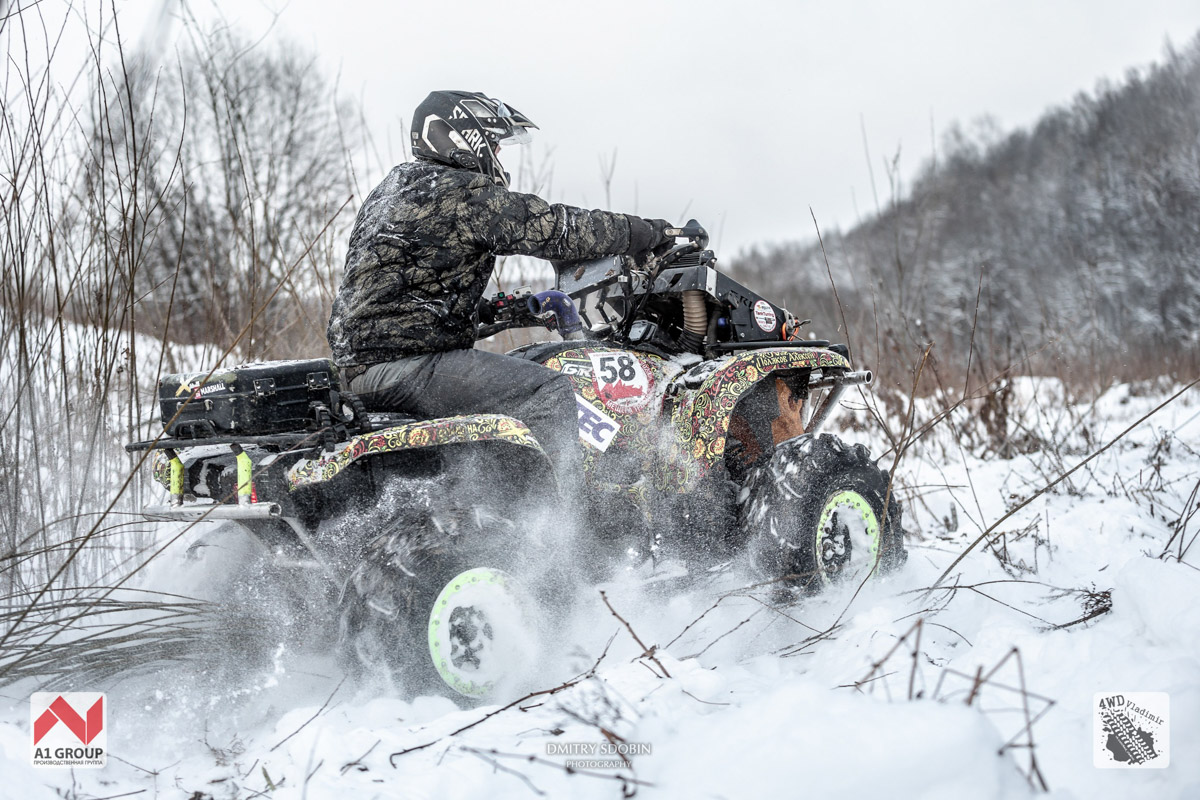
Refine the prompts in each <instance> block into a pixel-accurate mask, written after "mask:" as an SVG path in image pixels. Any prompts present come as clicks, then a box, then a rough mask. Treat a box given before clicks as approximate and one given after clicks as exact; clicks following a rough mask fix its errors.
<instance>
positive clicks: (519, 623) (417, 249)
mask: <svg viewBox="0 0 1200 800" xmlns="http://www.w3.org/2000/svg"><path fill="white" fill-rule="evenodd" d="M422 109H423V111H422V112H421V113H418V121H417V123H415V124H414V128H413V137H414V148H413V149H414V152H416V153H417V155H418V157H419V158H420V160H419V161H417V162H416V163H412V164H405V165H401V166H399V167H397V168H396V169H394V170H393V171H392V173H391V175H389V176H388V178H387V179H386V180H385V181H384V183H383V184H382V185H381V186H380V187H379V188H377V189H376V190H375V191H374V192H373V193H372V194H371V196H370V197H369V198H368V199H367V201H366V203H365V204H364V206H363V209H362V212H361V213H360V215H359V219H358V222H357V224H356V225H355V230H354V234H353V236H352V238H351V242H350V255H349V258H348V261H347V272H346V277H345V279H344V281H343V283H342V287H341V290H340V292H339V294H338V297H337V300H336V302H335V304H334V310H333V317H332V319H331V320H330V324H329V341H330V345H331V347H332V349H333V353H334V358H335V361H330V360H329V359H326V358H317V359H309V360H303V361H286V362H270V363H265V364H248V365H242V366H238V367H234V368H232V369H230V368H214V369H211V370H209V371H208V372H200V373H185V374H179V375H166V376H163V377H162V378H160V380H159V402H160V408H161V413H162V420H163V427H164V432H163V434H162V435H161V436H159V437H158V438H156V439H154V440H153V441H148V442H136V443H133V444H130V445H128V449H130V450H131V451H138V450H154V451H155V460H154V471H155V477H156V478H157V479H158V480H159V481H160V482H161V483H162V484H163V486H164V487H166V488H167V489H168V490H169V502H168V504H166V505H157V506H151V507H149V508H147V509H145V510H144V512H143V513H144V514H145V515H146V516H147V517H148V518H151V519H165V520H184V521H195V520H230V521H233V522H235V523H236V526H237V527H236V528H233V530H236V529H237V528H240V529H241V530H243V531H245V532H246V533H248V534H249V537H250V540H251V541H252V542H253V543H254V544H255V545H256V546H257V547H258V550H259V552H260V554H261V557H262V559H263V561H264V562H265V563H266V564H267V565H268V566H267V567H264V568H263V569H262V570H258V571H257V572H254V573H253V575H252V579H253V580H254V581H255V586H256V587H257V586H259V585H264V584H272V585H278V586H280V587H281V588H282V590H283V591H285V592H288V593H289V595H290V596H291V598H292V600H293V601H294V602H295V604H296V606H297V608H298V613H297V614H296V615H295V618H297V619H304V618H311V619H314V620H317V621H318V627H319V628H320V630H321V631H323V632H326V633H328V632H331V631H330V629H336V634H337V644H338V650H339V652H340V654H341V655H342V657H343V663H344V664H346V665H347V666H348V667H349V668H350V669H351V671H352V672H356V673H358V674H359V675H361V676H363V677H366V678H369V679H373V678H376V677H378V678H382V679H385V680H387V681H389V682H392V683H396V684H399V685H400V687H401V688H402V690H403V691H405V692H407V693H410V694H411V693H415V692H420V691H426V690H431V689H432V690H435V691H437V690H441V689H443V688H444V687H447V686H448V687H450V688H452V689H453V690H454V691H456V692H458V693H459V694H460V695H463V696H466V697H470V698H483V697H488V696H495V694H496V693H498V692H502V691H507V688H511V687H512V680H514V678H517V679H519V678H520V677H521V676H524V675H527V674H528V671H529V667H530V664H531V663H533V662H532V661H531V659H533V660H536V659H537V658H538V657H539V653H541V652H544V651H545V650H547V649H549V650H553V649H554V648H555V647H556V646H558V645H559V644H561V643H558V642H555V641H554V640H553V636H551V637H549V638H548V639H546V640H542V641H540V642H539V641H538V640H537V638H536V636H531V632H534V631H537V630H544V631H546V630H548V631H553V630H555V629H556V627H557V626H556V625H555V622H557V621H558V620H559V619H561V618H562V616H563V614H565V611H564V607H565V606H566V605H567V604H568V603H567V600H566V598H569V597H571V596H572V595H573V594H574V591H573V583H575V582H578V581H579V580H584V581H587V580H590V579H593V578H603V577H604V576H605V575H607V574H611V571H612V570H613V569H615V568H618V567H619V568H621V569H624V570H626V571H627V572H629V573H633V574H634V575H635V577H638V578H644V579H645V580H647V581H655V582H657V584H656V585H660V586H666V585H668V584H667V581H668V580H669V581H672V582H673V581H674V580H675V578H676V576H682V577H680V580H690V579H691V578H692V577H695V576H701V577H703V576H711V575H714V574H719V573H721V572H723V571H725V570H726V569H730V568H733V567H745V568H747V569H748V570H749V571H751V572H752V573H754V574H755V575H756V580H757V581H758V582H759V583H760V584H761V585H764V586H769V587H774V589H775V590H776V591H777V592H778V593H782V594H784V595H790V596H793V597H796V598H802V597H804V596H805V595H807V594H810V593H812V592H815V591H819V590H820V589H822V588H824V587H826V586H828V585H830V584H833V583H835V582H838V581H860V580H865V579H866V578H867V577H869V576H871V575H874V574H876V573H877V572H882V571H884V570H886V569H889V568H895V567H898V566H900V565H901V564H903V563H904V560H905V558H906V556H905V550H904V531H903V529H902V527H901V507H900V505H899V503H898V502H897V499H896V496H895V492H894V491H893V487H892V485H891V480H890V477H889V475H888V473H887V471H885V470H884V469H881V468H880V467H879V465H878V464H877V463H876V462H875V461H874V460H872V459H871V458H870V453H869V451H868V450H867V448H866V447H865V446H863V445H861V444H848V443H846V442H843V441H842V440H841V439H840V438H839V437H837V436H835V435H832V434H828V433H822V432H821V429H822V426H823V425H824V423H825V422H826V421H827V420H828V419H829V417H830V415H831V413H832V412H833V411H834V410H835V409H836V407H837V405H838V402H839V398H840V397H841V396H842V394H843V392H844V391H846V389H847V388H849V387H852V386H862V385H866V384H869V383H870V382H871V380H872V375H871V373H870V372H869V371H866V370H855V369H854V368H853V367H852V366H851V363H850V352H849V350H848V348H847V347H846V346H845V345H841V344H832V343H830V342H829V341H826V340H819V339H810V338H802V337H801V336H800V335H799V330H800V328H802V327H803V326H804V325H805V323H806V322H807V320H804V321H801V320H797V319H796V318H795V317H794V316H793V315H792V314H791V313H790V312H788V310H787V309H785V308H783V307H781V306H779V305H776V304H775V303H773V302H772V301H771V300H769V299H767V298H765V297H762V296H761V295H759V294H757V293H756V292H754V291H753V290H751V289H749V288H747V287H745V286H743V285H741V284H740V283H738V282H737V281H735V280H733V279H732V278H731V277H730V276H728V275H726V274H724V273H723V272H721V271H720V270H719V269H718V268H717V257H716V255H715V254H714V253H713V251H711V250H708V249H707V245H708V234H707V233H706V232H705V230H704V229H703V227H701V226H700V225H699V224H698V223H696V222H695V221H689V222H688V223H687V224H686V225H685V226H683V227H681V228H673V227H670V226H669V225H667V223H665V222H663V221H661V220H655V221H646V220H642V219H639V218H637V217H628V216H624V215H620V214H609V213H607V212H601V211H590V212H589V211H582V210H579V209H573V208H568V207H565V206H551V205H548V204H546V203H544V202H543V201H541V200H539V199H537V198H536V197H531V196H529V195H523V194H518V193H514V192H509V191H507V190H506V188H505V186H504V183H505V176H504V173H503V172H502V171H501V170H500V166H499V163H498V162H497V161H496V153H495V148H494V146H495V145H497V144H498V143H499V142H500V141H501V140H502V139H503V138H505V136H507V135H508V134H510V133H513V132H515V133H518V134H519V133H521V132H523V131H525V130H526V129H527V128H529V127H531V123H530V122H529V121H528V120H527V119H526V118H525V117H523V116H521V115H520V114H517V113H516V112H514V111H512V110H511V109H508V108H507V107H505V106H503V105H502V104H500V103H499V102H497V101H494V100H490V99H488V98H486V97H483V96H481V95H468V94H465V93H450V92H445V93H443V92H435V93H434V94H433V95H431V96H430V99H429V100H428V101H427V102H426V104H425V105H423V106H422ZM679 240H683V241H682V242H680V241H679ZM496 253H528V254H538V255H542V256H546V257H549V258H551V259H553V260H554V264H553V265H554V272H555V282H554V289H552V290H548V291H543V292H539V293H537V294H534V293H533V292H532V291H531V290H529V289H527V288H522V289H519V290H515V291H513V292H511V293H501V294H499V295H496V296H493V297H489V298H486V299H485V300H484V302H482V303H481V302H480V300H481V298H482V295H483V292H484V287H485V286H486V283H487V280H488V277H489V275H490V273H491V270H492V258H493V255H494V254H496ZM630 254H633V256H634V257H630ZM477 317H478V318H477ZM480 321H482V324H479V323H480ZM535 326H543V327H546V328H548V329H550V330H553V331H556V332H557V333H558V334H560V336H561V339H562V340H561V341H552V342H544V343H539V344H534V345H529V346H526V347H523V348H518V349H517V350H514V351H512V352H511V353H509V355H508V356H500V355H494V354H490V353H486V352H482V351H477V350H472V349H470V346H471V344H472V342H473V341H475V340H476V339H482V338H485V337H488V336H492V335H494V334H496V333H499V332H500V331H502V330H506V329H509V328H518V327H535ZM347 388H348V389H349V390H350V391H347ZM372 409H379V410H372ZM576 439H578V442H577V441H576ZM580 443H582V447H581V444H580ZM581 466H582V472H583V474H585V475H586V476H587V493H586V500H587V503H586V511H587V515H586V516H585V517H583V518H582V519H581V520H580V519H579V516H578V510H579V505H580V504H579V502H578V501H579V499H580V498H579V497H578V493H579V491H580V488H581V487H582V486H583V481H582V480H581V479H580V478H579V474H580V471H581ZM571 506H574V507H575V508H576V515H577V520H578V521H582V522H583V523H584V524H583V525H580V526H578V527H580V528H581V531H580V533H579V535H578V536H576V537H565V536H562V535H561V532H562V531H561V529H562V525H561V522H562V521H563V514H562V509H563V508H564V507H567V508H569V507H571ZM230 532H231V528H230V527H219V528H217V530H216V531H213V532H210V533H207V534H205V535H208V536H213V537H216V536H227V535H229V533H230ZM660 567H662V569H660ZM676 567H681V568H682V569H676ZM581 575H582V576H583V577H582V578H580V576H581ZM264 577H266V578H273V579H276V580H271V581H268V580H264ZM670 585H674V584H673V583H671V584H670ZM331 616H333V617H336V621H337V622H336V625H320V622H321V621H322V620H328V618H329V617H331ZM506 687H507V688H506Z"/></svg>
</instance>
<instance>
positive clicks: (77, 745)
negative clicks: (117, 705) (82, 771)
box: [29, 692, 108, 767]
mask: <svg viewBox="0 0 1200 800" xmlns="http://www.w3.org/2000/svg"><path fill="white" fill-rule="evenodd" d="M29 711H30V716H31V722H32V725H31V728H32V733H33V766H35V767H103V766H104V765H105V764H107V763H108V752H107V749H106V748H107V746H108V730H107V725H106V724H105V723H106V722H107V718H108V708H107V705H106V704H105V702H104V694H103V693H101V692H63V693H61V694H59V693H58V692H34V694H33V697H32V698H30V704H29Z"/></svg>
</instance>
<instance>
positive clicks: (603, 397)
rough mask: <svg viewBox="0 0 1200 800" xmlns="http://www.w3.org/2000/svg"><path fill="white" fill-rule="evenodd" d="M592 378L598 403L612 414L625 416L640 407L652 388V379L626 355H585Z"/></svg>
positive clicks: (634, 360) (636, 362) (645, 401)
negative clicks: (616, 412) (589, 358)
mask: <svg viewBox="0 0 1200 800" xmlns="http://www.w3.org/2000/svg"><path fill="white" fill-rule="evenodd" d="M588 355H589V356H590V357H591V359H592V379H593V381H594V382H595V385H596V394H597V395H599V397H600V402H602V403H604V405H605V406H607V407H608V408H611V409H612V410H614V411H621V412H624V413H629V412H632V411H638V410H640V409H641V408H643V407H644V406H645V405H646V403H647V402H649V400H650V392H651V390H652V389H653V388H654V381H653V378H651V377H650V374H649V373H648V372H646V369H645V368H644V367H643V366H642V362H640V361H638V359H637V358H635V357H634V356H633V355H631V354H630V353H621V352H609V353H604V352H601V353H589V354H588Z"/></svg>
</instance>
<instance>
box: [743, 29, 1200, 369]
mask: <svg viewBox="0 0 1200 800" xmlns="http://www.w3.org/2000/svg"><path fill="white" fill-rule="evenodd" d="M877 172H878V170H877ZM823 233H824V244H825V252H826V254H827V256H828V262H829V268H830V270H831V272H832V276H833V279H834V283H836V286H837V292H838V296H839V297H840V300H841V304H842V307H843V311H844V313H845V316H846V320H847V323H848V326H849V329H850V335H851V339H852V344H854V345H857V346H858V348H859V350H860V352H862V353H863V354H864V355H868V356H871V357H879V356H880V355H885V354H886V353H885V351H887V350H891V349H892V348H893V347H896V346H899V347H901V348H903V349H905V350H909V349H911V348H914V347H916V348H920V347H921V345H922V344H924V343H927V342H931V341H932V342H937V346H936V347H935V352H936V353H937V354H940V357H941V358H942V360H943V361H947V360H951V361H960V360H961V359H963V358H965V356H966V353H967V350H968V348H969V344H968V343H969V341H970V337H971V330H972V324H973V320H974V319H975V318H976V314H975V308H976V297H977V294H979V292H980V282H979V281H980V274H981V270H982V272H983V283H982V294H981V295H979V296H980V298H981V299H980V310H979V315H978V320H979V322H978V326H977V330H976V333H977V335H976V337H975V343H976V347H977V352H978V353H979V354H980V355H983V356H987V355H990V356H991V357H992V358H993V359H1009V361H1010V362H1011V361H1015V360H1019V359H1021V358H1023V357H1024V356H1025V355H1027V354H1029V353H1033V352H1044V351H1047V350H1050V351H1053V352H1056V353H1058V354H1059V355H1060V356H1068V357H1070V358H1072V359H1078V358H1079V357H1081V356H1088V357H1090V358H1091V359H1092V360H1093V361H1095V359H1100V360H1102V361H1105V362H1106V368H1107V366H1109V365H1111V366H1112V367H1113V368H1114V369H1119V368H1121V367H1125V366H1129V363H1130V362H1132V361H1134V360H1141V361H1142V362H1143V363H1144V362H1145V360H1146V359H1147V358H1150V359H1158V363H1159V364H1163V363H1164V362H1163V361H1162V357H1164V356H1170V357H1175V358H1176V360H1175V361H1174V362H1171V363H1173V364H1174V365H1175V366H1179V365H1182V364H1185V363H1186V364H1190V365H1192V366H1194V365H1195V363H1196V353H1197V351H1198V350H1200V334H1198V332H1197V331H1198V328H1197V326H1198V324H1200V37H1197V38H1196V39H1194V40H1193V41H1192V43H1191V44H1190V45H1189V46H1188V47H1186V48H1185V49H1183V50H1182V51H1175V50H1173V49H1170V48H1168V50H1167V51H1166V53H1165V54H1164V56H1163V59H1162V62H1161V63H1159V64H1157V65H1155V66H1153V67H1150V68H1148V69H1145V70H1141V71H1132V70H1131V71H1130V72H1129V73H1128V74H1127V76H1126V78H1125V80H1124V81H1122V82H1121V83H1120V84H1119V85H1107V84H1101V85H1100V86H1099V87H1098V88H1097V89H1096V90H1095V91H1094V92H1093V93H1090V94H1080V95H1079V96H1078V97H1076V98H1075V99H1074V100H1073V101H1072V102H1071V103H1070V104H1069V105H1065V106H1063V107H1060V108H1056V109H1053V110H1052V111H1050V112H1048V113H1047V114H1045V115H1044V116H1043V117H1042V118H1041V119H1040V120H1039V121H1038V122H1037V124H1036V125H1034V126H1033V127H1032V129H1030V130H1018V131H1016V132H1013V133H1011V134H1007V135H1005V136H1003V137H1002V138H1001V137H992V141H990V142H989V141H986V137H979V136H975V137H971V136H967V135H965V134H963V133H962V132H961V130H960V129H957V128H956V129H954V130H952V131H951V133H950V134H949V135H948V136H946V137H945V141H944V143H943V145H942V148H941V152H940V153H938V156H937V158H936V160H935V161H934V162H932V163H929V164H926V165H925V166H924V168H923V170H922V174H921V175H920V177H919V178H918V179H917V180H916V181H915V182H914V184H913V186H912V187H911V190H910V191H907V192H904V194H903V196H901V197H894V198H892V200H891V201H890V202H889V203H888V205H887V206H886V207H885V208H883V209H882V210H881V212H880V213H879V214H877V215H876V216H873V217H872V218H870V219H869V220H867V221H866V222H864V223H862V224H860V225H859V226H857V227H855V228H854V229H853V230H851V231H849V232H846V233H838V232H823ZM727 268H728V269H729V271H730V272H733V273H734V274H735V275H737V276H739V277H740V279H742V280H743V281H745V282H747V283H748V284H750V285H751V286H754V287H756V288H759V289H760V290H764V291H768V292H770V293H771V294H773V295H774V296H776V297H780V298H783V299H784V300H785V301H786V304H787V305H788V307H789V308H790V309H792V310H793V311H794V312H795V313H797V314H799V315H801V316H805V317H813V318H814V320H815V324H814V329H815V330H816V331H817V333H818V335H824V334H826V333H829V332H832V331H834V330H835V329H836V328H837V327H838V326H839V325H840V324H841V320H842V317H841V314H840V313H839V312H838V310H837V308H836V304H835V303H834V300H833V292H832V290H831V283H830V275H829V272H827V267H826V261H825V258H824V257H823V255H822V251H821V248H820V246H819V244H818V243H817V241H816V236H815V234H814V236H813V237H812V241H811V242H806V243H803V244H793V245H783V246H779V247H775V248H770V249H761V250H756V251H752V252H750V253H749V254H746V255H743V256H741V257H739V258H738V259H735V260H734V262H733V263H732V264H730V265H727ZM985 332H986V333H985ZM1047 342H1052V343H1054V344H1052V345H1051V346H1050V347H1049V348H1047V347H1046V343H1047ZM980 345H982V347H980ZM1181 353H1182V354H1183V356H1184V359H1183V360H1182V361H1181V360H1178V356H1179V355H1180V354H1181ZM1108 362H1111V364H1109V363H1108Z"/></svg>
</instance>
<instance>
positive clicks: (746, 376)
mask: <svg viewBox="0 0 1200 800" xmlns="http://www.w3.org/2000/svg"><path fill="white" fill-rule="evenodd" d="M849 369H850V362H849V361H847V360H846V359H845V358H843V357H842V356H841V355H839V354H838V353H835V352H833V351H832V350H826V349H823V348H811V349H810V348H796V347H780V348H778V349H775V348H771V349H767V350H753V351H750V352H748V353H741V354H739V355H736V356H733V357H731V358H729V359H727V360H726V361H725V363H724V364H722V365H721V366H720V367H718V368H717V369H716V370H714V371H713V372H712V374H710V375H709V376H708V377H707V378H705V380H704V382H703V383H701V384H700V387H699V388H698V389H697V390H696V391H695V392H693V393H692V394H691V395H689V396H688V397H687V398H686V399H685V400H684V401H683V402H681V403H680V404H679V405H678V406H676V407H675V409H674V411H673V413H672V415H671V418H672V422H673V423H674V425H675V429H676V433H677V436H678V440H679V443H680V446H681V448H682V449H683V452H684V454H685V455H686V456H690V457H691V458H693V459H695V461H696V462H698V464H699V467H700V474H701V475H705V474H708V473H709V472H711V471H712V469H713V468H714V467H715V466H716V465H717V464H720V463H723V461H724V457H725V439H726V436H727V434H728V433H729V423H730V420H731V419H732V417H733V410H734V407H735V406H737V403H738V400H740V399H741V398H742V396H743V395H745V394H746V393H747V392H749V391H750V389H752V388H753V387H754V386H755V384H757V383H758V382H759V381H761V380H763V379H764V378H766V377H767V376H768V375H770V374H771V373H772V372H778V371H780V370H840V371H845V370H849Z"/></svg>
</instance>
